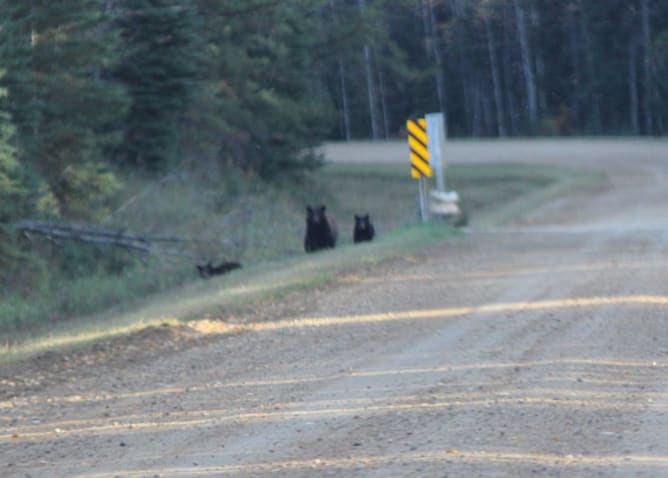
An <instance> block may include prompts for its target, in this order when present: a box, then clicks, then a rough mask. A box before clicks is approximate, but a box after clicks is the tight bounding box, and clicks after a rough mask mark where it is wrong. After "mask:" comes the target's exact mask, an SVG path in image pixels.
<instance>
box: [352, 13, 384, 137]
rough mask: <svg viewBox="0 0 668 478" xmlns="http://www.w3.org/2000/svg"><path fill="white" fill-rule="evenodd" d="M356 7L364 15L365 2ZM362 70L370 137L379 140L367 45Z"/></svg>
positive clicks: (369, 51)
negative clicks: (363, 70) (367, 106)
mask: <svg viewBox="0 0 668 478" xmlns="http://www.w3.org/2000/svg"><path fill="white" fill-rule="evenodd" d="M357 5H358V6H359V8H360V10H361V11H362V15H364V10H365V9H366V1H365V0H357ZM364 69H365V73H366V87H367V96H368V99H369V120H370V121H371V137H372V138H373V139H378V138H380V133H379V131H378V107H377V105H376V84H375V82H374V80H373V65H372V64H371V47H370V46H369V44H368V43H365V44H364Z"/></svg>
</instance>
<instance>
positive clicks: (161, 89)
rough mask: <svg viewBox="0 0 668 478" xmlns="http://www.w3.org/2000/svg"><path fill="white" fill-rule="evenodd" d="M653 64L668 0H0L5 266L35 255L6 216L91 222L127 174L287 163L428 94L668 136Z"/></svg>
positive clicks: (15, 272) (454, 125)
mask: <svg viewBox="0 0 668 478" xmlns="http://www.w3.org/2000/svg"><path fill="white" fill-rule="evenodd" d="M666 77H668V2H666V1H664V0H60V1H58V2H53V1H51V0H30V1H27V0H0V271H1V272H0V283H2V284H3V288H4V289H5V290H9V289H11V288H16V287H19V286H20V285H21V284H23V285H21V286H22V287H24V288H26V287H27V288H28V289H30V288H31V287H32V286H31V285H30V284H32V283H33V282H34V279H26V278H25V277H26V276H30V277H36V276H38V275H39V274H38V273H37V272H36V271H38V270H42V271H43V270H44V268H45V267H46V268H48V262H44V261H45V260H42V259H39V260H37V259H35V258H34V254H33V252H34V251H33V250H31V247H32V246H31V244H32V243H27V242H26V241H25V240H24V239H25V237H24V236H25V234H23V235H21V234H17V231H18V232H21V230H20V229H19V230H17V228H16V224H18V223H23V224H25V223H26V221H28V220H31V221H37V220H48V221H53V222H63V223H86V224H103V223H104V218H105V217H108V212H109V204H110V202H111V201H114V200H116V201H118V194H119V191H121V190H122V188H123V178H128V177H142V178H148V179H149V180H151V178H152V179H153V180H155V181H157V180H159V179H160V178H163V177H164V175H165V174H166V173H168V172H169V171H174V170H176V169H181V170H182V169H188V170H196V171H200V172H204V174H205V175H206V176H207V177H208V178H210V179H215V178H222V179H221V180H224V178H229V177H244V178H249V177H251V178H256V179H257V180H258V181H262V182H268V183H276V182H277V181H288V182H290V181H293V182H294V181H299V178H300V177H301V175H302V174H304V173H305V172H308V171H312V170H314V169H315V168H317V167H318V166H319V165H320V164H321V160H320V158H319V157H318V155H317V154H316V153H315V149H314V148H315V147H316V146H318V145H319V144H320V143H321V142H323V141H325V140H343V141H349V140H354V139H372V140H384V139H396V138H403V137H404V135H405V131H404V127H405V126H404V125H405V121H406V119H408V118H414V117H418V116H422V115H424V114H425V113H429V112H437V111H442V112H443V113H444V114H445V119H446V121H445V126H446V130H447V135H448V136H449V137H453V138H454V137H459V138H478V137H480V138H482V137H490V138H492V137H527V136H546V135H549V136H562V135H563V136H566V135H571V136H573V135H587V136H596V135H629V136H630V135H635V136H662V135H665V134H666V132H668V82H666V81H665V78H666ZM23 232H25V231H23ZM27 257H32V259H31V261H32V262H30V261H28V263H29V264H32V266H29V267H26V261H27V259H26V258H27ZM40 261H42V262H40ZM40 264H41V265H40ZM45 264H47V265H45ZM42 274H44V273H42ZM21 277H23V279H20V278H21ZM17 278H19V279H17ZM26 284H28V285H27V286H26Z"/></svg>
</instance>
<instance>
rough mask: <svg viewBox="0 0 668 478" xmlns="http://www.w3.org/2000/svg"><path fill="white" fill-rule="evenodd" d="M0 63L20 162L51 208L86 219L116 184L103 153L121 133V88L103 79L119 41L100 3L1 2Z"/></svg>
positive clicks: (78, 0) (76, 0)
mask: <svg viewBox="0 0 668 478" xmlns="http://www.w3.org/2000/svg"><path fill="white" fill-rule="evenodd" d="M0 11H2V12H3V21H2V28H0V36H1V41H0V45H1V46H0V60H1V61H2V63H3V65H4V66H5V67H6V69H7V73H6V75H5V77H4V78H3V80H2V84H4V85H5V86H6V88H7V91H8V97H7V105H8V109H9V112H10V113H11V115H12V119H13V121H14V123H15V125H16V137H17V141H16V145H17V154H18V160H19V162H20V163H21V165H22V168H24V169H25V170H27V171H32V172H33V173H34V174H37V175H38V177H40V178H42V180H43V182H44V184H43V188H42V191H41V198H40V200H39V202H38V204H39V205H41V206H42V207H43V208H46V209H48V212H49V213H53V214H63V215H66V216H69V217H87V216H89V215H90V214H91V213H92V212H93V211H94V209H95V208H94V207H93V205H94V204H99V203H101V202H102V201H103V200H104V198H105V197H106V196H107V195H108V194H110V193H112V192H113V191H114V190H115V189H116V187H117V182H116V180H115V178H114V177H113V175H112V174H111V173H109V172H108V171H106V170H105V167H104V162H103V159H104V158H103V151H104V149H105V148H106V147H109V146H111V145H112V144H113V143H114V141H116V140H117V139H118V138H119V136H118V135H117V134H115V133H116V131H117V128H118V122H119V119H120V118H122V116H123V114H124V105H125V101H124V98H125V97H124V94H123V91H122V90H121V89H120V88H119V87H118V86H116V85H114V84H113V83H111V82H110V81H108V80H107V79H106V78H105V67H106V66H107V65H108V63H109V62H110V61H112V58H113V57H112V54H111V49H112V48H113V45H114V42H113V38H112V37H110V35H109V33H110V32H109V31H108V30H106V29H104V28H103V26H104V23H103V21H104V18H103V16H102V13H101V10H100V5H99V2H97V1H95V0H61V1H58V2H51V1H48V0H33V1H31V2H24V1H22V0H0Z"/></svg>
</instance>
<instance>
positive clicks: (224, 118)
mask: <svg viewBox="0 0 668 478" xmlns="http://www.w3.org/2000/svg"><path fill="white" fill-rule="evenodd" d="M319 4H320V2H319V1H318V0H294V1H290V2H266V1H264V2H246V1H236V2H235V1H229V2H225V3H224V4H222V2H211V1H206V0H202V1H200V2H199V5H200V11H201V12H202V16H203V18H204V19H205V21H206V25H207V27H206V30H207V31H208V33H209V38H208V42H207V43H208V45H207V57H208V58H209V60H210V63H209V65H208V72H209V76H208V79H207V82H208V84H209V85H210V88H208V89H203V90H202V92H204V93H207V92H208V94H209V95H211V96H210V97H209V99H210V101H209V104H210V105H211V108H215V115H216V116H217V117H218V120H219V128H220V129H219V136H220V138H221V140H220V143H219V147H218V156H219V159H220V161H221V162H222V163H224V164H232V165H235V166H237V167H239V168H241V169H242V170H243V171H245V172H246V173H252V174H258V175H260V176H262V177H264V178H270V177H273V176H274V175H276V174H279V173H282V172H283V173H285V172H291V171H295V170H299V169H301V168H303V167H310V166H313V165H315V164H317V161H315V157H314V156H313V155H312V154H311V152H310V148H311V147H312V146H315V145H316V144H317V143H318V142H319V141H320V139H321V138H322V137H323V136H324V131H325V128H326V127H327V126H328V125H329V124H330V123H329V121H330V120H331V117H332V116H331V113H332V111H333V110H332V109H331V105H330V103H329V97H328V95H327V92H326V91H325V90H323V89H322V88H321V87H320V85H321V83H320V68H319V67H320V64H319V63H318V61H319V59H320V58H321V57H322V55H324V54H325V53H326V50H327V47H328V45H326V44H325V43H324V41H323V35H322V33H323V32H322V29H321V26H322V23H321V22H322V17H321V15H320V9H319Z"/></svg>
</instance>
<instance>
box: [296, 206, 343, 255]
mask: <svg viewBox="0 0 668 478" xmlns="http://www.w3.org/2000/svg"><path fill="white" fill-rule="evenodd" d="M338 236H339V232H338V228H337V227H336V222H334V220H333V219H332V218H330V217H329V216H328V215H327V207H326V206H319V207H311V206H306V235H305V236H304V250H305V251H306V252H315V251H319V250H320V249H328V248H332V249H333V248H335V247H336V239H337V238H338Z"/></svg>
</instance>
